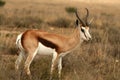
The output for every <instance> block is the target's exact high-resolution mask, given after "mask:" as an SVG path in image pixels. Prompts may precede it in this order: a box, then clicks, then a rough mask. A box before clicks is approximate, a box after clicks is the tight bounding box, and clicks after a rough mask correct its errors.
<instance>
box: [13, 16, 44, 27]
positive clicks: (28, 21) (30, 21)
mask: <svg viewBox="0 0 120 80" xmlns="http://www.w3.org/2000/svg"><path fill="white" fill-rule="evenodd" d="M42 22H43V21H42V20H41V19H40V18H36V17H25V18H17V20H15V21H14V22H13V24H14V26H16V27H25V28H28V27H35V26H38V25H41V23H42Z"/></svg>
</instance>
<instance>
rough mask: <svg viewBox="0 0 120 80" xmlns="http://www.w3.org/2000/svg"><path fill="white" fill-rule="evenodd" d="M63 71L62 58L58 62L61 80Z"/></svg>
mask: <svg viewBox="0 0 120 80" xmlns="http://www.w3.org/2000/svg"><path fill="white" fill-rule="evenodd" d="M61 70H62V57H60V58H59V60H58V75H59V80H61Z"/></svg>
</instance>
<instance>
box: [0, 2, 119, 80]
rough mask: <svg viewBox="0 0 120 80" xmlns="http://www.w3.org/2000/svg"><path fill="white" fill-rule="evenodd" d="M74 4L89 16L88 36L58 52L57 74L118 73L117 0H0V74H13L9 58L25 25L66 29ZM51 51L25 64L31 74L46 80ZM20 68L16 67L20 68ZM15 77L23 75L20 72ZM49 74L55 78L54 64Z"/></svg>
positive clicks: (76, 77)
mask: <svg viewBox="0 0 120 80" xmlns="http://www.w3.org/2000/svg"><path fill="white" fill-rule="evenodd" d="M76 8H77V10H78V12H79V16H80V17H81V18H82V19H83V20H84V17H85V15H86V10H85V8H88V10H89V12H90V16H89V18H88V20H89V21H90V19H92V18H94V20H93V22H92V23H91V25H90V33H91V35H92V38H93V39H92V41H90V42H84V43H82V44H81V46H79V47H78V48H77V49H76V50H75V51H73V52H72V53H70V54H69V55H67V56H65V57H64V58H63V71H62V80H119V79H120V0H0V80H18V75H17V73H16V72H15V69H14V63H15V60H16V59H17V56H18V53H17V49H16V46H15V40H16V37H17V35H18V34H20V33H21V32H24V31H25V30H28V29H42V30H44V31H47V32H51V33H56V34H61V35H66V36H68V35H70V34H72V32H73V30H74V28H75V20H76V16H75V14H74V11H75V9H76ZM51 59H52V57H51V56H39V57H38V58H36V59H35V60H34V61H33V62H32V64H31V67H30V68H31V71H32V75H33V79H34V80H48V79H49V72H50V65H51ZM21 71H22V68H21ZM21 80H29V78H28V77H27V76H25V75H22V76H21ZM53 80H58V76H57V70H55V72H54V77H53Z"/></svg>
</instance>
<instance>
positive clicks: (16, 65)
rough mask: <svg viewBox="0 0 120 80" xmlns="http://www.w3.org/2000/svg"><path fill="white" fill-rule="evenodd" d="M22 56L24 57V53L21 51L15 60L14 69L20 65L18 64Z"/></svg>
mask: <svg viewBox="0 0 120 80" xmlns="http://www.w3.org/2000/svg"><path fill="white" fill-rule="evenodd" d="M24 58H25V55H24V53H23V52H20V54H19V56H18V58H17V60H16V61H15V69H16V71H17V70H18V69H19V66H20V64H21V62H22V60H23V59H24Z"/></svg>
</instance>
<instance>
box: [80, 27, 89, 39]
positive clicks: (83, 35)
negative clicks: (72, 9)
mask: <svg viewBox="0 0 120 80" xmlns="http://www.w3.org/2000/svg"><path fill="white" fill-rule="evenodd" d="M80 35H81V39H82V40H89V39H91V35H90V33H89V28H85V27H81V30H80Z"/></svg>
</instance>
